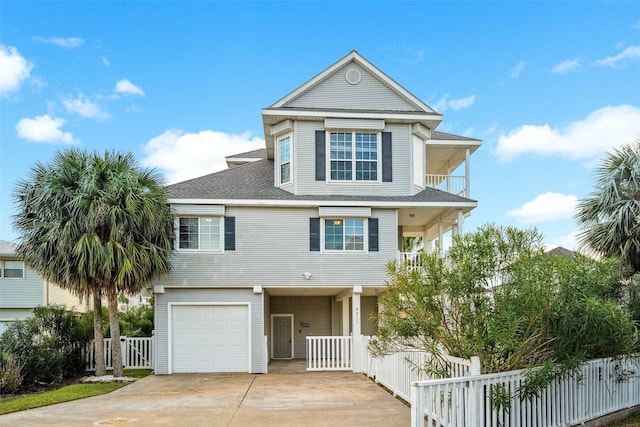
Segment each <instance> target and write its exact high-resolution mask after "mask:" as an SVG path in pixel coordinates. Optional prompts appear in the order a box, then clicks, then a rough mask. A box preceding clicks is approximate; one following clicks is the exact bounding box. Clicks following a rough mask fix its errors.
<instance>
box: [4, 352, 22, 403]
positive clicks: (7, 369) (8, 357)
mask: <svg viewBox="0 0 640 427" xmlns="http://www.w3.org/2000/svg"><path fill="white" fill-rule="evenodd" d="M23 368H24V364H23V363H21V362H19V361H18V360H17V359H16V357H15V356H14V355H13V354H6V353H0V394H11V393H15V392H16V391H18V390H19V389H20V387H21V386H22V381H23V379H24V375H23V373H22V369H23Z"/></svg>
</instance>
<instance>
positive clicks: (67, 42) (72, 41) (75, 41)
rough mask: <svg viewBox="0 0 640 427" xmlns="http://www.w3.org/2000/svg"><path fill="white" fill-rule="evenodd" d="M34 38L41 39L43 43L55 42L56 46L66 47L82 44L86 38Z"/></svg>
mask: <svg viewBox="0 0 640 427" xmlns="http://www.w3.org/2000/svg"><path fill="white" fill-rule="evenodd" d="M33 39H34V40H36V41H39V42H41V43H47V44H55V45H56V46H60V47H63V48H65V49H74V48H76V47H80V46H82V44H83V43H84V39H81V38H80V37H54V36H51V37H39V36H34V37H33Z"/></svg>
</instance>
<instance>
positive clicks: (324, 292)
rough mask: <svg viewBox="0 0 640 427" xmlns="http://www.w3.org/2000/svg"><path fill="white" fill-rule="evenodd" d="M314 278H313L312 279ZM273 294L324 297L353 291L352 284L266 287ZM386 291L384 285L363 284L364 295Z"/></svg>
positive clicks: (373, 294) (374, 294)
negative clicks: (341, 285) (317, 286)
mask: <svg viewBox="0 0 640 427" xmlns="http://www.w3.org/2000/svg"><path fill="white" fill-rule="evenodd" d="M311 280H313V278H312V279H311ZM264 289H265V290H266V291H267V292H268V293H269V295H271V296H282V297H297V296H306V297H323V296H336V295H338V294H340V293H342V292H345V291H347V292H348V291H353V287H352V286H345V287H330V288H329V287H321V288H320V287H319V288H313V287H301V286H295V287H294V286H286V287H265V288H264ZM383 291H384V286H363V287H362V294H361V295H363V296H376V295H380V294H381V293H382V292H383Z"/></svg>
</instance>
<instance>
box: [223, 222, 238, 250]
mask: <svg viewBox="0 0 640 427" xmlns="http://www.w3.org/2000/svg"><path fill="white" fill-rule="evenodd" d="M224 250H225V251H235V250H236V217H235V216H225V217H224Z"/></svg>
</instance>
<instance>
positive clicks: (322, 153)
mask: <svg viewBox="0 0 640 427" xmlns="http://www.w3.org/2000/svg"><path fill="white" fill-rule="evenodd" d="M326 171H327V165H326V146H325V133H324V131H323V130H317V131H316V181H324V180H325V177H326Z"/></svg>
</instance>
